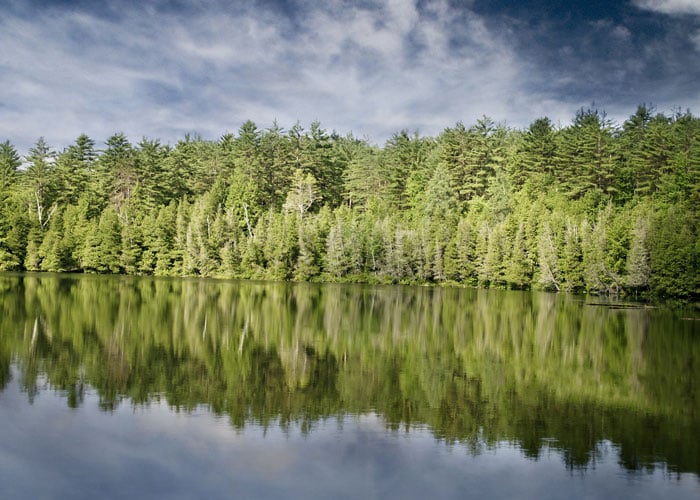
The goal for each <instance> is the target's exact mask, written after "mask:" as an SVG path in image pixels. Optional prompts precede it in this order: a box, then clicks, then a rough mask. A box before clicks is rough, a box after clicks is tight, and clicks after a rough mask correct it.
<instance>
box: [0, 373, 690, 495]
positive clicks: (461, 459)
mask: <svg viewBox="0 0 700 500" xmlns="http://www.w3.org/2000/svg"><path fill="white" fill-rule="evenodd" d="M0 422H2V425H1V426H0V492H2V497H3V498H11V499H23V498H31V499H35V498H70V499H79V498H86V499H87V498H89V499H93V498H137V497H141V498H169V499H170V498H183V499H184V498H187V499H189V498H315V497H316V498H426V497H427V498H631V497H633V498H674V499H683V498H693V499H695V498H698V497H700V480H698V478H697V477H695V476H694V475H692V474H682V475H680V476H678V475H676V474H668V475H666V474H664V473H663V471H662V470H661V468H657V470H655V471H654V472H650V473H644V472H642V473H632V472H626V471H625V470H623V469H621V468H620V467H619V466H618V456H617V452H616V449H615V448H614V447H613V446H611V445H610V444H609V443H602V444H601V445H600V446H599V449H600V450H601V456H600V458H599V459H598V460H597V461H596V462H595V464H594V465H593V466H591V467H589V468H588V469H586V470H581V471H573V472H572V471H570V470H568V469H567V468H566V467H565V465H564V462H563V459H562V457H561V454H560V453H559V452H558V451H555V450H551V451H549V452H547V451H544V452H543V453H542V454H541V457H540V459H539V460H537V461H534V460H530V459H527V458H525V457H524V456H523V454H522V453H521V451H520V450H519V449H517V448H516V447H514V446H512V445H509V444H507V443H501V444H500V445H499V446H497V447H496V448H495V449H487V448H485V449H484V450H483V453H481V454H479V455H477V456H472V454H471V453H470V452H469V451H468V450H467V449H466V448H465V447H464V446H463V445H460V444H457V445H446V444H444V443H440V442H436V441H435V439H434V437H433V436H432V435H431V433H430V432H429V431H427V430H422V429H412V430H411V431H410V432H405V431H398V432H392V431H388V430H386V428H385V426H384V424H383V422H382V420H381V418H380V417H378V416H376V415H374V414H369V415H362V416H356V417H353V416H347V417H343V418H342V419H340V420H338V419H326V420H322V421H318V422H316V423H314V425H313V427H312V430H311V432H310V433H309V434H307V435H304V434H302V433H301V431H300V429H299V427H298V426H292V427H291V428H290V429H289V430H288V431H284V430H282V429H280V428H279V427H274V428H270V429H267V430H265V429H262V428H260V427H259V426H255V425H247V426H246V428H245V429H244V430H243V431H240V432H238V431H236V430H234V429H233V428H232V427H231V426H230V425H229V423H228V420H227V418H226V417H221V418H216V417H213V416H212V415H210V414H209V413H208V412H207V411H206V410H205V409H202V410H200V411H197V412H194V413H192V414H187V413H176V412H174V411H172V410H170V409H169V408H168V407H167V405H166V404H158V403H154V404H152V405H151V406H150V407H147V408H136V409H134V408H131V407H130V406H129V405H128V404H124V405H122V406H121V407H119V408H118V409H117V410H115V411H114V412H113V413H105V412H102V411H100V410H99V408H98V405H97V398H96V397H94V395H92V394H90V395H88V396H87V397H86V400H85V404H84V405H83V406H82V407H81V408H79V409H77V410H73V409H70V408H68V407H67V405H66V400H65V399H64V398H63V397H60V396H56V395H55V394H54V393H52V392H50V391H41V392H40V393H39V394H38V395H37V396H36V398H35V401H34V404H33V405H29V404H27V395H26V394H24V393H22V392H20V390H19V385H18V383H17V377H16V372H15V377H14V381H13V382H11V383H10V384H9V385H8V386H7V387H6V388H5V390H4V391H3V392H0Z"/></svg>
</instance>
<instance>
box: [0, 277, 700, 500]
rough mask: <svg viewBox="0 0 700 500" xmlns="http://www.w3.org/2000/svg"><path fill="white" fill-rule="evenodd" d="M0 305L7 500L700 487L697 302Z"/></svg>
mask: <svg viewBox="0 0 700 500" xmlns="http://www.w3.org/2000/svg"><path fill="white" fill-rule="evenodd" d="M0 298H1V300H0V307H1V308H0V388H2V389H1V391H0V422H2V426H0V491H2V492H3V494H2V496H3V498H19V499H21V498H95V497H102V498H117V497H119V498H123V497H127V495H128V497H142V498H157V497H162V498H193V497H200V498H204V497H207V498H231V497H240V498H253V497H255V498H280V497H295V498H328V497H338V498H359V497H366V498H385V497H396V498H398V497H403V498H425V497H426V496H432V497H434V498H469V497H474V498H513V497H518V498H563V497H565V498H606V497H607V498H613V497H618V498H619V497H635V498H698V497H699V496H700V479H699V477H700V476H699V474H700V449H699V446H698V443H697V442H698V441H699V440H700V439H698V438H699V437H700V417H699V416H700V412H699V411H698V410H699V409H700V408H699V407H700V401H699V400H698V388H697V384H698V381H699V380H700V322H698V321H696V320H695V316H694V315H695V312H694V311H693V310H689V311H683V310H671V309H666V308H650V307H640V306H639V305H636V304H629V303H624V304H620V303H612V304H609V303H604V302H601V301H600V300H587V299H583V298H581V297H573V296H567V295H554V294H546V293H524V292H502V291H486V290H463V289H439V288H420V287H416V288H413V287H371V286H346V285H311V284H285V283H249V282H221V281H206V280H165V279H152V278H133V277H117V278H115V277H91V276H72V277H71V276H50V275H2V276H0ZM611 306H612V307H611Z"/></svg>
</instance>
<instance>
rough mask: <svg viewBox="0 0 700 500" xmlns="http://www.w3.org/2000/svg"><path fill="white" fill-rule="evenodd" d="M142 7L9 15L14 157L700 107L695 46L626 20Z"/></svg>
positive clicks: (9, 126) (0, 47)
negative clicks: (585, 111)
mask: <svg viewBox="0 0 700 500" xmlns="http://www.w3.org/2000/svg"><path fill="white" fill-rule="evenodd" d="M146 4H147V5H145V6H138V5H135V4H132V3H130V2H124V3H120V4H114V5H118V7H119V8H114V9H111V10H110V9H109V8H108V7H105V6H104V5H103V4H101V3H92V2H85V3H82V4H80V3H79V4H75V5H72V6H71V7H70V8H68V7H66V4H65V3H64V2H54V3H51V2H49V3H42V4H36V2H34V3H32V2H27V4H25V3H24V2H14V3H10V4H9V7H8V8H7V9H6V12H4V13H3V16H2V17H1V18H0V138H2V139H4V138H9V139H10V140H11V141H12V142H13V143H14V144H15V145H16V146H17V147H18V148H19V149H20V151H26V150H27V148H28V147H29V146H30V145H31V144H32V143H33V142H34V141H35V140H36V138H37V137H39V136H40V135H43V136H45V137H46V139H47V140H48V141H49V143H50V144H53V145H54V146H55V147H57V148H59V149H60V148H62V147H63V146H66V145H68V144H70V143H71V142H73V141H74V140H75V138H76V137H77V136H78V135H79V134H80V133H83V132H84V133H87V134H88V135H90V136H91V137H93V138H95V139H96V140H97V142H98V143H102V142H103V141H104V140H105V139H106V138H107V137H109V136H110V135H111V134H113V133H115V132H117V131H121V132H124V133H125V134H126V135H127V136H128V137H129V138H130V139H131V140H132V141H138V140H140V138H141V137H142V136H147V137H152V138H155V137H157V138H160V139H161V140H163V141H165V142H170V143H174V142H176V141H177V140H179V139H181V138H182V137H183V136H184V134H186V133H198V134H201V135H202V136H203V137H204V138H207V139H216V138H218V137H219V136H220V135H221V134H223V133H225V132H235V131H236V130H237V129H238V127H239V126H240V125H241V124H242V123H243V122H244V121H245V120H247V119H252V120H253V121H255V122H256V123H257V124H258V126H261V127H267V126H270V125H271V124H272V122H273V120H277V121H278V123H279V124H280V125H281V126H282V127H286V128H289V127H291V126H292V125H294V124H295V123H296V122H297V121H300V122H301V123H302V124H303V125H306V126H308V125H309V124H310V123H311V122H312V121H314V120H319V121H320V122H321V124H322V126H323V127H325V128H328V129H335V130H337V131H338V132H340V133H345V132H348V131H352V132H353V133H355V134H356V135H358V136H360V137H363V136H367V137H369V138H370V139H372V140H373V141H375V142H379V143H381V142H383V141H384V140H385V139H387V138H388V137H389V136H390V135H391V134H392V133H393V132H396V131H398V130H400V129H403V128H406V129H409V130H419V131H420V133H422V134H426V135H427V134H430V135H433V134H437V133H439V132H440V131H441V130H442V129H443V128H444V127H447V126H451V125H453V124H454V123H455V122H457V121H460V120H461V121H464V122H465V123H467V124H470V123H474V121H475V120H476V119H478V118H479V117H480V116H482V115H487V116H490V117H491V118H493V119H494V120H496V121H501V122H502V121H507V122H508V123H509V124H510V125H514V126H518V127H524V126H527V125H528V124H529V123H530V122H531V121H532V120H534V119H535V118H537V117H539V116H543V115H547V116H549V117H551V118H552V119H553V120H554V121H562V122H568V121H569V120H570V119H571V117H572V116H573V114H574V112H575V111H576V109H577V108H579V107H581V106H586V105H589V104H590V103H591V102H593V101H595V102H597V103H598V104H599V105H601V106H605V107H606V108H607V109H608V110H609V111H610V107H615V108H619V109H620V110H622V109H624V112H625V113H626V114H629V113H630V112H631V111H630V110H633V109H634V107H635V106H636V104H637V103H638V102H655V103H656V104H657V105H659V106H664V105H666V102H667V101H668V103H669V106H675V105H683V106H687V105H690V106H693V105H696V104H697V103H698V102H699V101H700V98H699V97H698V92H697V90H693V88H694V87H692V86H691V85H689V84H688V83H687V82H685V81H681V80H683V79H684V78H685V79H687V80H688V81H690V80H692V79H693V78H695V77H696V76H697V77H700V75H698V72H699V71H700V70H698V71H695V70H693V69H692V68H693V65H692V63H690V62H689V61H688V58H689V57H690V55H688V52H689V51H687V50H685V51H683V50H680V51H679V50H678V48H679V47H682V46H683V45H682V44H683V43H685V44H686V45H687V46H689V47H691V48H692V47H694V46H695V45H694V44H692V43H691V41H690V39H689V37H688V35H687V34H686V35H683V36H684V38H681V37H680V35H673V33H674V31H672V30H671V29H670V27H667V26H665V25H663V24H662V23H661V21H658V23H661V24H659V34H655V35H654V37H653V38H650V37H647V38H646V39H645V38H644V36H643V35H644V33H641V32H640V29H639V27H638V26H637V25H635V24H634V16H632V17H631V18H630V19H625V22H624V24H622V23H621V22H620V20H619V18H615V19H616V20H615V21H613V20H612V19H613V18H614V16H608V17H602V18H601V19H603V20H602V21H601V20H596V19H591V20H589V21H588V22H584V21H580V22H579V24H578V25H573V26H572V25H569V24H565V23H564V22H563V21H561V20H562V19H569V20H570V19H571V17H570V16H569V17H566V16H562V15H560V13H553V14H551V15H548V16H544V17H542V16H541V19H538V21H537V22H536V23H535V22H533V21H527V20H523V19H515V18H512V17H509V16H507V15H501V14H498V13H495V12H490V11H485V12H481V11H479V12H478V13H477V12H476V11H475V10H474V9H473V8H472V4H471V3H470V2H462V3H461V4H460V6H459V7H457V6H456V5H455V3H454V2H448V1H447V0H436V1H434V2H422V1H418V0H367V1H365V2H344V1H341V0H330V1H328V2H322V3H318V2H310V1H306V0H298V1H290V2H278V1H276V0H259V1H250V2H236V3H235V5H232V4H231V3H230V2H225V1H223V0H221V1H219V2H213V3H202V2H194V1H190V2H188V1H183V2H167V1H162V2H155V3H152V2H148V3H146ZM110 5H111V4H110ZM684 23H685V21H684ZM684 26H685V24H684ZM695 32H696V30H691V31H685V33H695ZM559 47H561V49H559ZM690 52H691V53H692V55H695V54H696V53H695V52H693V51H692V50H691V51H690ZM679 66H681V67H685V68H686V71H685V72H681V73H680V74H679V73H678V72H677V71H671V70H675V68H677V67H679ZM681 74H682V75H685V76H683V77H681V76H680V75H681ZM635 94H636V95H635ZM659 96H661V97H659ZM611 114H614V112H611Z"/></svg>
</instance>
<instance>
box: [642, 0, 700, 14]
mask: <svg viewBox="0 0 700 500" xmlns="http://www.w3.org/2000/svg"><path fill="white" fill-rule="evenodd" d="M632 3H633V4H634V5H635V6H637V7H639V8H640V9H645V10H651V11H654V12H660V13H662V14H696V15H700V2H699V1H698V0H632Z"/></svg>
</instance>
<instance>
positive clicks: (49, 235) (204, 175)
mask: <svg viewBox="0 0 700 500" xmlns="http://www.w3.org/2000/svg"><path fill="white" fill-rule="evenodd" d="M105 146H106V147H105V149H104V150H103V151H101V152H97V151H96V150H95V143H94V141H93V140H92V139H90V138H89V137H88V136H86V135H84V134H83V135H81V136H80V137H78V139H77V140H76V141H75V143H74V144H72V145H70V146H69V147H67V148H66V149H64V150H63V151H62V152H60V153H59V154H57V155H56V154H55V153H54V152H53V151H52V150H51V148H50V147H49V146H48V145H47V144H46V142H45V141H44V140H43V139H41V138H40V139H39V140H38V141H37V142H36V144H35V145H34V146H33V147H32V148H31V149H30V151H29V154H28V155H27V157H26V169H23V168H22V167H21V158H20V157H19V155H18V153H17V152H16V150H15V149H14V147H13V146H12V145H11V144H10V143H9V142H8V141H5V142H4V143H2V144H0V269H6V270H9V269H19V270H21V269H41V270H45V271H49V270H52V271H89V272H110V273H111V272H124V273H128V274H156V275H161V276H165V275H167V276H219V277H239V278H267V279H296V280H316V279H326V280H340V281H358V282H376V281H381V282H387V283H459V284H465V285H480V286H490V287H510V288H517V289H527V288H533V287H535V288H544V289H549V290H562V291H570V292H578V291H583V290H586V291H588V292H591V293H604V294H620V293H626V292H634V293H638V292H640V291H643V292H645V293H648V292H650V293H651V294H663V295H679V296H684V297H688V296H694V295H696V294H697V292H698V284H697V281H698V278H697V272H696V271H695V267H693V266H694V265H695V264H696V260H693V259H697V253H698V248H697V244H696V243H695V241H696V240H697V228H698V224H699V222H698V212H697V206H699V205H700V187H698V186H700V120H698V118H696V117H694V116H693V115H691V114H690V113H689V112H688V113H676V114H675V115H674V116H670V117H667V116H665V115H663V114H654V111H653V109H652V108H650V107H646V106H640V107H639V108H638V109H637V111H636V112H635V114H633V115H632V116H631V117H630V118H629V119H628V120H627V121H625V123H624V124H623V126H622V127H617V126H616V125H615V124H613V123H612V122H611V121H610V120H608V119H607V118H606V116H605V113H604V112H601V111H599V110H595V109H592V110H591V109H588V110H584V109H582V110H580V111H579V112H578V113H577V114H576V116H575V117H574V119H573V121H572V123H571V124H570V125H568V126H563V127H555V126H554V125H553V124H552V122H551V121H550V120H549V119H548V118H546V117H543V118H538V119H537V120H535V121H534V122H532V124H531V125H530V126H529V127H528V128H527V129H526V130H523V131H520V130H513V129H508V128H506V127H504V126H501V125H497V124H495V123H494V122H492V121H491V120H490V119H488V118H486V117H484V118H482V119H480V120H478V121H477V122H476V124H474V125H472V126H469V127H467V126H465V125H464V124H462V123H457V124H456V125H455V126H454V127H450V128H446V129H445V130H444V131H443V132H442V133H440V134H439V135H438V136H437V137H435V138H430V137H420V136H419V135H418V134H417V133H414V134H409V133H408V132H406V131H405V130H404V131H401V132H398V133H396V134H394V135H393V136H392V137H391V138H390V139H389V140H388V141H387V142H386V144H384V146H383V147H377V146H373V145H370V144H369V143H368V142H367V141H366V140H358V139H356V138H354V137H353V136H351V135H348V136H346V137H340V136H338V135H337V134H335V133H328V132H327V131H325V130H324V129H323V128H322V127H321V126H320V124H318V123H313V124H311V127H310V129H308V130H306V129H304V128H303V127H302V126H301V125H299V124H297V125H295V126H294V127H292V128H291V129H290V130H289V131H284V130H282V129H281V128H280V127H279V126H278V125H277V124H274V125H273V126H272V127H270V128H269V129H266V130H260V129H258V127H257V126H256V125H255V124H254V123H253V122H250V121H248V122H245V123H244V124H243V125H242V126H241V128H240V129H239V130H238V132H237V134H225V135H223V136H222V137H221V138H220V139H219V140H218V141H205V140H203V139H201V138H199V137H191V136H186V137H185V138H184V139H183V140H181V141H179V142H178V143H177V144H176V145H175V146H174V147H170V146H163V145H161V144H160V142H159V141H158V140H146V139H144V140H142V141H141V142H140V143H139V144H137V145H132V144H131V143H130V142H129V141H128V139H127V138H126V137H125V136H124V134H121V133H117V134H114V135H113V136H111V137H110V138H108V139H107V141H106V145H105ZM671 228H673V231H672V230H671Z"/></svg>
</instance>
